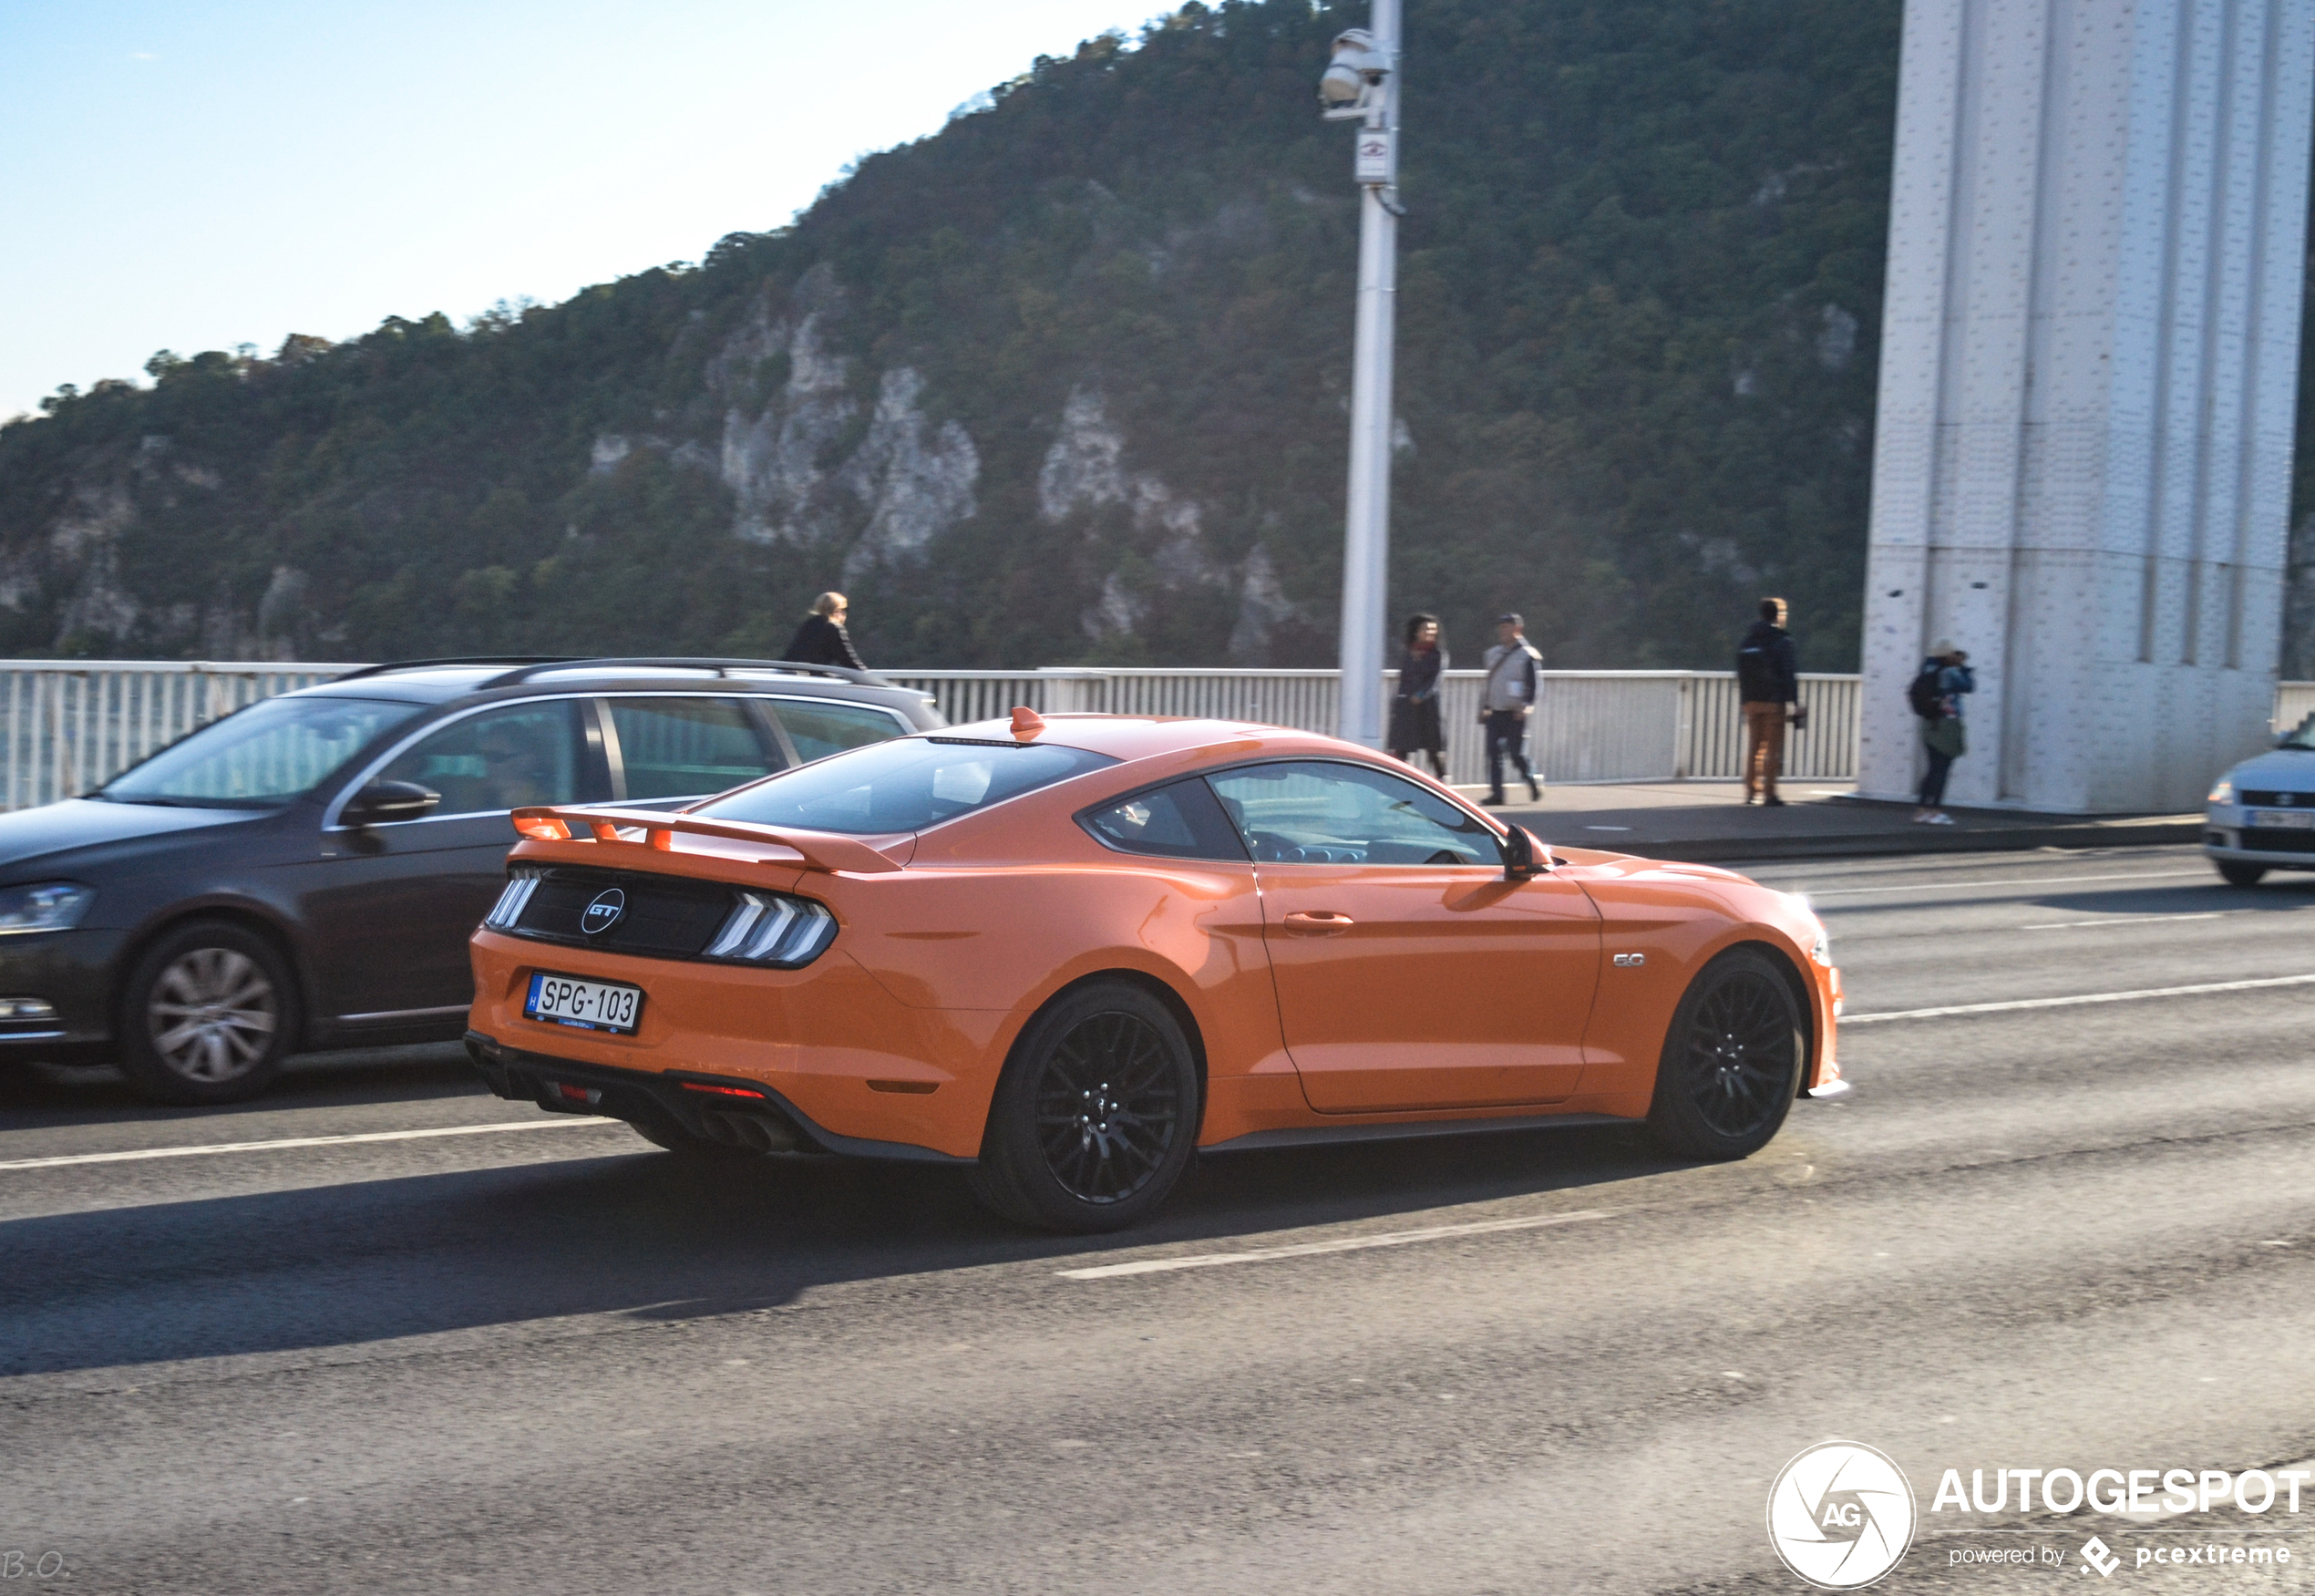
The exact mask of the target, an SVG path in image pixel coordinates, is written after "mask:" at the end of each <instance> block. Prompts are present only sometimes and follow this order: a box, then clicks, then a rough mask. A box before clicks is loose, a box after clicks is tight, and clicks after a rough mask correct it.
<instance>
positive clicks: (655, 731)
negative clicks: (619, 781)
mask: <svg viewBox="0 0 2315 1596" xmlns="http://www.w3.org/2000/svg"><path fill="white" fill-rule="evenodd" d="M611 729H612V734H613V735H614V736H617V737H618V739H619V764H620V768H621V769H622V770H623V771H624V772H625V774H626V777H627V794H626V796H627V797H628V798H700V797H703V796H705V795H706V794H709V793H718V792H722V791H724V790H725V788H734V787H737V786H738V785H739V784H740V783H742V782H744V781H754V780H755V779H756V777H761V776H769V775H770V774H771V773H772V772H773V771H775V770H777V769H778V768H779V767H781V765H782V764H784V763H785V761H784V760H782V759H781V758H780V757H778V756H777V754H775V753H772V752H770V751H769V750H767V748H766V747H764V740H763V738H761V737H759V736H757V735H756V726H755V723H754V722H753V721H752V720H751V719H750V718H749V716H748V714H747V706H746V705H744V704H742V703H741V702H740V701H739V700H738V699H736V698H613V699H612V700H611Z"/></svg>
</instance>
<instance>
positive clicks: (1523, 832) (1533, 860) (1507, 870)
mask: <svg viewBox="0 0 2315 1596" xmlns="http://www.w3.org/2000/svg"><path fill="white" fill-rule="evenodd" d="M1550 869H1551V865H1550V856H1549V855H1548V854H1546V855H1544V856H1543V857H1542V858H1541V859H1540V860H1538V857H1537V854H1536V839H1534V838H1533V837H1532V836H1530V835H1529V834H1528V829H1527V828H1526V827H1525V826H1514V827H1512V828H1511V829H1510V830H1509V831H1508V832H1507V834H1506V835H1505V837H1504V839H1503V879H1504V880H1507V881H1531V880H1535V879H1536V877H1538V876H1539V875H1543V874H1545V873H1546V872H1548V870H1550Z"/></svg>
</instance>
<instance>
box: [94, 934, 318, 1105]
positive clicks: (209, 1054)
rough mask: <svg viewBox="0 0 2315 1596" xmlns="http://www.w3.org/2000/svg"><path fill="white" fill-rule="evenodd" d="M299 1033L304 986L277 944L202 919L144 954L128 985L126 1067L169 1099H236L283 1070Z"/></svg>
mask: <svg viewBox="0 0 2315 1596" xmlns="http://www.w3.org/2000/svg"><path fill="white" fill-rule="evenodd" d="M297 1032H298V1006H297V986H296V983H294V982H293V980H292V979H291V978H290V972H289V965H288V963H286V962H285V961H284V960H283V958H282V955H281V953H280V952H278V951H276V950H275V948H274V946H273V943H272V942H268V941H267V940H266V939H265V938H264V937H262V936H260V935H259V934H258V933H257V932H253V931H251V930H250V929H249V928H248V927H246V926H241V925H235V924H233V923H232V922H230V921H222V920H197V921H194V922H190V924H186V925H181V926H179V927H178V928H177V929H176V930H174V931H171V932H168V933H166V934H165V935H163V936H162V937H161V939H160V940H159V942H155V943H153V945H152V946H151V947H149V948H148V949H146V950H145V952H144V956H143V957H142V958H140V959H139V960H138V961H137V964H136V967H135V968H134V969H133V970H131V971H130V972H129V980H128V983H127V984H126V985H125V986H124V987H123V988H122V991H121V996H120V1010H119V1016H118V1029H117V1030H116V1032H115V1035H116V1036H117V1037H118V1048H119V1059H120V1068H121V1073H122V1074H124V1075H126V1076H128V1077H129V1085H130V1086H134V1087H135V1088H136V1089H137V1091H138V1093H139V1095H140V1096H142V1097H149V1098H152V1099H153V1100H154V1101H156V1102H161V1103H185V1104H202V1103H237V1102H240V1101H241V1100H242V1099H243V1098H245V1097H255V1096H257V1094H258V1093H260V1092H262V1091H263V1090H264V1089H265V1088H266V1086H269V1085H271V1084H272V1082H273V1077H274V1076H276V1075H279V1074H280V1073H281V1068H282V1060H283V1058H285V1057H286V1056H287V1055H288V1054H289V1049H290V1044H291V1042H292V1040H293V1038H294V1037H295V1036H296V1035H297Z"/></svg>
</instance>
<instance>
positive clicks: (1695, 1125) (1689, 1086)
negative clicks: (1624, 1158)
mask: <svg viewBox="0 0 2315 1596" xmlns="http://www.w3.org/2000/svg"><path fill="white" fill-rule="evenodd" d="M1807 1061H1808V1032H1807V1028H1806V1025H1804V1024H1803V1023H1802V1018H1801V1007H1800V1002H1799V1000H1798V999H1797V998H1796V997H1795V996H1794V994H1793V986H1792V983H1791V981H1790V980H1788V979H1787V978H1786V975H1785V971H1784V969H1783V967H1782V966H1781V965H1780V964H1779V963H1777V961H1776V960H1775V957H1774V956H1772V955H1771V954H1768V953H1766V952H1761V951H1759V950H1757V949H1754V948H1731V949H1730V950H1729V951H1728V952H1724V953H1723V954H1721V955H1720V957H1718V958H1717V959H1714V960H1713V962H1712V963H1709V964H1707V965H1705V966H1704V968H1703V971H1701V972H1700V973H1698V974H1697V976H1696V979H1695V981H1694V982H1693V983H1691V984H1690V986H1689V988H1688V991H1687V993H1686V994H1684V995H1683V996H1682V998H1681V1000H1680V1007H1679V1008H1678V1009H1676V1010H1674V1011H1673V1013H1672V1030H1671V1033H1670V1034H1669V1035H1667V1036H1666V1037H1665V1038H1664V1054H1663V1058H1662V1061H1661V1062H1660V1063H1659V1064H1658V1065H1657V1066H1656V1094H1655V1100H1654V1101H1653V1102H1652V1103H1651V1105H1650V1106H1649V1109H1648V1128H1649V1129H1650V1130H1651V1132H1653V1133H1654V1135H1655V1137H1656V1139H1657V1140H1658V1141H1660V1142H1662V1144H1663V1145H1664V1147H1665V1148H1668V1149H1669V1150H1671V1151H1672V1152H1674V1153H1677V1154H1679V1155H1680V1156H1681V1157H1682V1158H1702V1159H1707V1160H1712V1161H1714V1162H1718V1161H1722V1160H1725V1159H1729V1158H1745V1157H1748V1156H1749V1155H1751V1154H1753V1153H1756V1152H1758V1151H1759V1150H1760V1149H1761V1148H1764V1147H1766V1146H1767V1145H1768V1142H1769V1138H1772V1137H1774V1136H1775V1134H1776V1132H1777V1130H1778V1129H1779V1128H1780V1127H1782V1126H1783V1125H1784V1123H1785V1114H1786V1113H1788V1112H1789V1111H1790V1110H1791V1108H1792V1107H1793V1099H1794V1098H1795V1097H1798V1096H1799V1095H1800V1085H1801V1072H1802V1070H1803V1069H1804V1068H1805V1067H1806V1064H1807Z"/></svg>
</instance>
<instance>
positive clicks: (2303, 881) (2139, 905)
mask: <svg viewBox="0 0 2315 1596" xmlns="http://www.w3.org/2000/svg"><path fill="white" fill-rule="evenodd" d="M2021 901H2024V902H2030V903H2033V904H2037V905H2039V906H2040V907H2042V908H2044V909H2056V910H2066V911H2080V912H2082V913H2084V914H2092V915H2099V914H2211V913H2223V912H2229V911H2231V912H2236V913H2242V914H2275V913H2289V912H2293V911H2298V910H2302V909H2308V908H2315V875H2290V876H2269V877H2268V878H2267V879H2266V880H2263V881H2261V882H2259V884H2258V886H2256V887H2230V886H2228V884H2227V883H2226V882H2224V881H2221V880H2217V879H2216V878H2213V880H2211V883H2210V884H2209V885H2208V886H2203V885H2200V884H2199V883H2190V884H2184V885H2180V886H2176V887H2167V888H2165V887H2116V888H2114V889H2113V890H2111V891H2103V892H2048V893H2043V894H2041V895H2038V896H2036V897H2034V898H2032V899H2027V900H2021Z"/></svg>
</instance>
